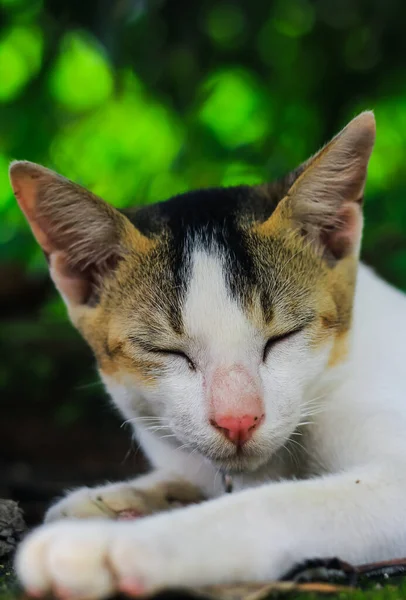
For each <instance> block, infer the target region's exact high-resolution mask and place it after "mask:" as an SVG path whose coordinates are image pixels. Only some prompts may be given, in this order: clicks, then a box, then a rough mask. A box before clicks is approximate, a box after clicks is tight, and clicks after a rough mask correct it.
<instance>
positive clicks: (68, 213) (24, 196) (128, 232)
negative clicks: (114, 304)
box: [10, 161, 151, 306]
mask: <svg viewBox="0 0 406 600" xmlns="http://www.w3.org/2000/svg"><path fill="white" fill-rule="evenodd" d="M10 180H11V185H12V188H13V192H14V195H15V197H16V199H17V201H18V203H19V205H20V207H21V209H22V211H23V212H24V214H25V216H26V218H27V220H28V222H29V224H30V226H31V229H32V232H33V234H34V236H35V238H36V239H37V241H38V243H39V244H40V246H41V248H42V249H43V251H44V253H45V255H46V256H47V259H48V261H49V265H50V272H51V276H52V278H53V280H54V282H55V285H56V287H57V288H58V290H59V291H60V293H61V295H62V296H63V298H64V300H65V302H66V303H67V304H68V305H74V306H77V305H86V304H87V305H89V304H91V303H94V301H95V298H96V297H97V294H98V291H99V289H100V284H101V282H102V280H103V278H104V277H105V276H106V275H108V274H109V272H111V271H112V270H114V269H115V268H116V267H117V265H118V263H119V261H120V260H122V259H123V258H124V256H125V255H126V254H128V253H129V252H131V251H138V252H144V251H146V250H148V247H149V245H150V244H151V242H150V240H148V238H146V237H144V236H143V235H142V234H141V233H140V232H138V231H137V230H136V229H135V227H133V225H132V224H131V223H130V222H129V220H128V219H127V218H126V217H124V216H123V215H122V214H121V213H119V212H118V211H117V210H116V209H114V208H113V207H112V206H110V205H109V204H107V203H106V202H104V201H103V200H101V199H100V198H98V197H97V196H95V195H94V194H92V193H90V192H89V191H88V190H86V189H85V188H83V187H81V186H79V185H77V184H75V183H73V182H72V181H69V180H68V179H65V178H64V177H62V176H60V175H58V174H57V173H54V172H53V171H50V170H49V169H46V168H45V167H42V166H40V165H37V164H35V163H31V162H26V161H16V162H13V163H12V164H11V166H10Z"/></svg>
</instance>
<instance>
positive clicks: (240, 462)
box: [205, 450, 272, 475]
mask: <svg viewBox="0 0 406 600" xmlns="http://www.w3.org/2000/svg"><path fill="white" fill-rule="evenodd" d="M205 457H206V458H208V459H209V460H210V462H211V463H212V464H213V465H214V466H215V467H216V469H220V470H221V471H223V472H227V473H229V474H231V475H232V474H241V473H253V472H255V471H257V470H258V469H260V468H261V467H263V466H264V465H265V464H266V463H268V462H269V461H270V460H271V458H272V456H271V455H270V456H266V455H265V454H264V453H256V452H253V451H251V452H247V451H244V450H242V451H241V452H236V453H235V454H232V455H229V456H224V454H223V455H218V456H217V455H216V454H215V453H210V454H209V455H208V454H207V453H205Z"/></svg>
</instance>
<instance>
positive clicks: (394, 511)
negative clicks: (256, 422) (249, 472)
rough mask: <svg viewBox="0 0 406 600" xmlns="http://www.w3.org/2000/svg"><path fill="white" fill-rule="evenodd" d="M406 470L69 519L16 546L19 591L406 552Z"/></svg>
mask: <svg viewBox="0 0 406 600" xmlns="http://www.w3.org/2000/svg"><path fill="white" fill-rule="evenodd" d="M405 494H406V469H405V465H404V464H399V463H397V462H396V460H394V459H391V460H390V461H388V462H387V463H385V464H381V465H376V466H373V465H371V466H364V467H360V468H354V469H352V470H351V471H348V472H346V473H342V474H338V475H329V476H326V477H324V478H318V479H313V480H308V481H302V482H284V483H278V484H270V485H266V486H263V487H261V488H256V489H251V490H247V491H245V492H241V493H236V494H235V495H231V496H225V497H223V498H220V499H217V500H211V501H208V502H206V503H204V504H202V505H200V506H191V507H187V508H185V509H182V510H179V511H175V512H173V513H171V514H161V515H157V516H153V517H149V518H146V519H142V520H140V521H136V522H130V523H122V522H110V521H107V520H105V521H102V520H101V521H91V522H82V523H79V522H78V521H70V520H67V521H65V522H61V523H54V524H50V525H45V526H43V527H41V528H40V529H39V530H37V531H36V532H34V533H33V534H32V535H31V536H30V537H28V538H27V539H26V541H25V542H24V543H23V544H22V547H21V548H20V551H19V553H18V555H17V562H16V566H17V572H18V574H19V577H20V579H21V581H22V583H23V585H24V586H25V587H26V589H27V590H28V591H30V592H33V593H37V594H38V593H43V592H46V591H49V590H51V589H53V590H56V592H57V593H58V592H59V593H60V594H61V595H63V596H64V597H65V598H66V597H70V596H76V597H88V598H92V597H93V598H95V597H104V596H108V595H110V594H112V593H113V592H115V591H118V590H123V591H127V592H131V593H133V594H137V593H140V592H142V591H149V590H151V589H153V588H156V587H160V586H166V585H172V586H174V585H175V586H179V585H182V586H191V585H204V584H216V583H224V582H236V581H249V580H269V579H273V578H278V577H279V576H281V575H282V574H283V573H284V572H285V571H287V570H288V569H289V568H291V567H292V565H293V564H294V563H296V562H298V561H301V560H303V559H305V558H309V557H320V556H321V557H323V556H339V557H341V558H342V559H344V560H348V561H350V562H353V563H360V562H369V561H374V560H385V559H391V558H395V557H399V556H403V555H404V553H405V552H406V504H405V502H404V497H405Z"/></svg>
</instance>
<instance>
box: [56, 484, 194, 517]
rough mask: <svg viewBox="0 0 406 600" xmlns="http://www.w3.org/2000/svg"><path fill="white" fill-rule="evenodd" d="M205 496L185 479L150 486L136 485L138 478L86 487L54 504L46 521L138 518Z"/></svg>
mask: <svg viewBox="0 0 406 600" xmlns="http://www.w3.org/2000/svg"><path fill="white" fill-rule="evenodd" d="M203 499H204V498H203V496H202V495H201V493H200V491H199V490H198V489H197V488H196V487H195V486H193V485H191V484H190V483H188V482H186V481H169V482H160V483H155V485H152V486H151V487H137V482H136V481H134V482H123V483H114V484H110V485H105V486H100V487H95V488H87V487H84V488H80V489H78V490H75V491H74V492H71V493H70V494H68V495H67V496H66V497H65V498H62V500H59V502H57V503H56V504H54V505H53V506H51V508H50V509H49V510H48V512H47V513H46V515H45V522H46V523H50V522H52V521H57V520H60V519H64V518H69V517H74V518H77V519H87V518H91V517H99V518H100V517H103V518H106V517H108V518H110V519H135V518H138V517H143V516H146V515H151V514H154V513H157V512H162V511H166V510H171V509H174V508H178V507H180V506H186V505H187V504H194V503H197V502H201V501H202V500H203Z"/></svg>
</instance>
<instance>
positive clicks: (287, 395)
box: [10, 112, 406, 598]
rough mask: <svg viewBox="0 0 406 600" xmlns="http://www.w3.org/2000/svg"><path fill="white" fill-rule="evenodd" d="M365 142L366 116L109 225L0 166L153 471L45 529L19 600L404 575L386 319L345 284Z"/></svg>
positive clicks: (404, 526) (66, 186)
mask: <svg viewBox="0 0 406 600" xmlns="http://www.w3.org/2000/svg"><path fill="white" fill-rule="evenodd" d="M374 139H375V121H374V117H373V114H372V113H371V112H364V113H362V114H360V115H359V116H358V117H357V118H355V119H354V120H353V121H351V122H350V123H349V124H348V125H347V127H346V128H345V129H344V130H343V131H342V132H341V133H340V134H338V135H337V136H336V137H335V138H334V139H333V140H332V141H331V142H330V143H329V144H327V146H325V147H324V148H323V149H322V150H321V151H320V152H319V153H318V154H316V155H315V156H313V157H312V158H310V159H309V160H308V161H307V162H306V163H304V164H303V165H302V166H300V167H299V168H298V169H297V170H296V171H294V172H293V173H291V174H290V175H288V176H287V177H285V178H283V179H281V180H279V181H278V182H276V183H274V184H264V185H260V186H254V187H249V186H239V187H234V188H233V187H232V188H225V189H221V188H219V189H209V190H200V191H195V192H191V193H187V194H183V195H180V196H176V197H174V198H172V199H170V200H168V201H166V202H163V203H160V204H156V205H153V206H147V207H142V208H138V209H136V210H133V211H124V212H119V211H118V210H116V209H114V208H112V207H111V206H110V205H108V204H106V203H105V202H103V201H102V200H101V199H99V198H97V197H96V196H94V195H93V194H91V193H90V192H88V191H86V190H85V189H83V188H82V187H80V186H78V185H76V184H75V183H72V182H71V181H68V180H66V179H64V178H63V177H61V176H59V175H57V174H55V173H53V172H52V171H49V170H48V169H45V168H44V167H41V166H39V165H36V164H33V163H29V162H14V163H13V164H12V165H11V169H10V174H11V182H12V186H13V190H14V193H15V196H16V198H17V200H18V202H19V204H20V206H21V208H22V210H23V211H24V213H25V215H26V217H27V219H28V221H29V223H30V225H31V228H32V231H33V233H34V235H35V237H36V239H37V240H38V242H39V244H40V245H41V247H42V249H43V250H44V252H45V254H46V256H47V258H48V261H49V268H50V273H51V276H52V278H53V280H54V282H55V285H56V287H57V288H58V290H59V291H60V293H61V295H62V297H63V299H64V301H65V303H66V305H67V308H68V311H69V315H70V318H71V320H72V322H73V323H74V325H75V326H76V327H77V328H78V329H79V331H80V332H81V333H82V335H83V337H84V338H85V340H86V341H87V342H88V343H89V344H90V346H91V348H92V349H93V351H94V354H95V357H96V360H97V364H98V368H99V371H100V375H101V377H102V379H103V382H104V384H105V386H106V388H107V390H108V391H109V393H110V395H111V398H112V399H113V402H114V403H115V405H116V406H117V407H118V408H119V410H120V411H121V413H122V414H123V415H124V417H125V419H127V420H128V421H129V422H130V423H131V424H132V426H133V428H134V433H135V435H136V437H137V439H138V440H139V442H140V443H141V445H142V447H143V449H144V451H145V452H146V454H147V456H148V457H149V459H150V461H151V463H152V465H153V466H154V470H153V471H152V473H151V474H149V475H146V476H144V477H141V478H139V479H136V480H133V481H127V482H124V483H118V484H112V485H107V486H104V487H99V488H96V489H88V488H85V489H79V490H77V491H75V492H73V493H71V494H68V495H67V497H66V498H64V499H62V500H61V501H60V502H58V503H57V504H55V505H54V506H53V507H52V508H51V509H50V511H49V512H48V514H47V517H46V521H48V522H47V523H46V524H45V525H43V526H41V527H40V528H39V529H38V530H36V531H34V532H33V533H32V534H31V535H30V536H29V537H28V538H27V539H26V540H25V541H24V543H23V544H22V546H21V548H20V551H19V553H18V555H17V560H16V566H17V572H18V574H19V577H20V579H21V582H22V583H23V585H24V586H25V588H26V589H27V590H28V591H29V592H31V593H32V594H36V595H39V594H41V593H43V592H46V591H48V590H50V589H51V588H52V589H53V590H54V591H55V592H56V593H57V594H58V595H59V596H61V597H64V598H67V597H70V596H74V597H87V598H92V597H105V596H107V595H109V594H111V593H113V592H115V591H117V590H122V591H126V592H128V593H131V594H134V595H137V594H139V593H141V592H143V591H148V590H150V589H152V588H154V587H156V586H161V585H182V586H184V585H186V586H187V585H199V584H215V583H221V582H232V581H236V580H240V581H241V580H264V579H272V578H277V577H279V576H281V575H282V574H283V573H284V572H285V571H287V570H288V569H289V568H290V567H291V566H292V564H293V563H295V562H297V561H300V560H302V559H304V558H308V557H314V556H331V555H335V556H337V555H338V556H340V557H341V558H342V559H345V560H349V561H351V562H354V563H362V562H368V561H374V560H384V559H390V558H394V557H397V556H403V555H404V554H405V553H406V502H405V498H406V369H405V356H406V298H405V296H404V295H402V294H401V293H400V292H398V291H396V290H395V289H393V288H392V287H390V286H389V285H387V284H386V283H384V282H383V281H381V280H380V279H379V278H378V277H377V276H376V275H374V273H373V272H372V271H371V270H369V269H368V268H366V267H365V266H362V265H359V264H358V256H359V250H360V241H361V231H362V199H363V191H364V185H365V179H366V174H367V165H368V160H369V157H370V154H371V151H372V147H373V143H374ZM135 176H136V175H135ZM118 185H119V182H118ZM222 474H227V476H231V477H232V481H233V487H234V493H232V494H224V486H223V478H222ZM202 499H205V501H204V502H202V503H200V504H197V505H193V506H187V507H181V508H179V505H183V504H190V503H197V502H199V501H201V500H202ZM174 507H177V508H176V510H171V509H173V508H174ZM159 511H163V512H161V514H158V515H152V516H147V517H146V518H142V519H135V520H133V521H128V520H126V521H124V520H122V519H123V517H126V516H127V517H128V516H131V517H136V516H142V515H149V514H151V513H154V512H159ZM66 517H68V518H66ZM71 517H92V518H89V519H88V520H86V521H78V520H77V519H75V518H71ZM120 517H121V520H120ZM51 521H52V522H51ZM54 521H56V522H54Z"/></svg>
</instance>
